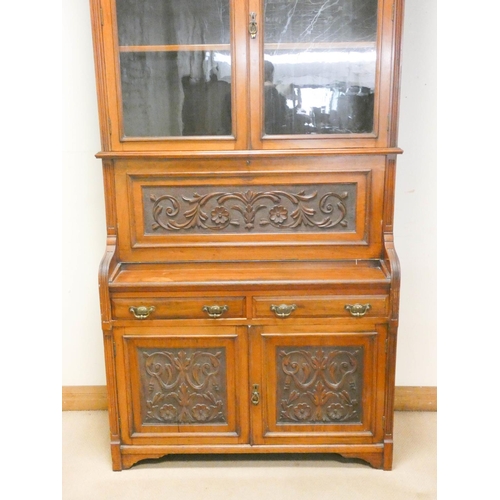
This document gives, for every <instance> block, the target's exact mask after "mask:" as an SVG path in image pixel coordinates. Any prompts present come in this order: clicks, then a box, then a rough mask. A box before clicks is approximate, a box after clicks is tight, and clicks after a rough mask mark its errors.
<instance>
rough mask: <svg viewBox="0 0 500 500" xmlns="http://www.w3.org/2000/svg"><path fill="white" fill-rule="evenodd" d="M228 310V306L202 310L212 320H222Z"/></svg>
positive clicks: (209, 307)
mask: <svg viewBox="0 0 500 500" xmlns="http://www.w3.org/2000/svg"><path fill="white" fill-rule="evenodd" d="M228 309H229V307H228V306H203V308H202V310H203V311H204V312H206V313H207V314H208V315H209V316H210V317H211V318H220V317H221V316H222V315H223V314H224V313H225V312H226V311H227V310H228Z"/></svg>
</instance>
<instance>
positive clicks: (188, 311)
mask: <svg viewBox="0 0 500 500" xmlns="http://www.w3.org/2000/svg"><path fill="white" fill-rule="evenodd" d="M111 304H112V310H113V317H114V318H115V319H137V320H146V319H149V320H155V319H219V318H222V319H223V318H226V319H227V318H232V319H234V318H244V317H245V316H246V314H245V298H244V297H206V298H189V297H188V298H184V297H167V298H132V297H127V298H113V299H112V300H111Z"/></svg>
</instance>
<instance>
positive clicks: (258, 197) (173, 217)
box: [143, 183, 357, 234]
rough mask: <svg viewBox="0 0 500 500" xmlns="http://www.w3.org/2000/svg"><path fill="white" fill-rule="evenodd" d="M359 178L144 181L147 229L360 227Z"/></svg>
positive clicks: (226, 230)
mask: <svg viewBox="0 0 500 500" xmlns="http://www.w3.org/2000/svg"><path fill="white" fill-rule="evenodd" d="M356 195H357V185H356V183H341V184H340V183H336V184H327V185H321V186H319V187H312V186H307V185H304V186H295V187H294V188H292V189H290V187H287V186H251V188H250V187H241V186H240V187H235V186H225V187H224V190H221V189H220V188H218V189H217V188H215V189H214V188H213V187H211V186H209V187H207V186H191V187H189V188H187V187H178V186H172V187H165V186H147V187H143V209H144V221H145V233H146V234H165V233H176V232H183V231H189V232H190V233H194V234H200V233H204V232H207V231H208V232H211V233H215V232H217V233H242V232H243V233H244V232H256V233H269V232H297V231H298V232H318V231H322V232H325V231H333V232H345V231H353V230H355V223H356V213H355V212H356Z"/></svg>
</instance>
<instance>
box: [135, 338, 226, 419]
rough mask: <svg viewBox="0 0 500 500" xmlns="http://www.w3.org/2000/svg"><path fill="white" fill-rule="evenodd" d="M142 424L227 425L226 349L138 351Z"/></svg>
mask: <svg viewBox="0 0 500 500" xmlns="http://www.w3.org/2000/svg"><path fill="white" fill-rule="evenodd" d="M141 356H142V359H140V363H141V365H142V366H141V378H142V386H143V393H144V399H143V401H141V404H142V408H143V421H144V422H145V423H154V422H156V423H158V422H160V423H162V424H203V423H225V422H226V421H227V418H226V398H227V395H226V380H225V349H222V348H221V349H205V350H203V351H196V350H194V349H170V350H168V351H151V350H141V351H139V357H140V358H141Z"/></svg>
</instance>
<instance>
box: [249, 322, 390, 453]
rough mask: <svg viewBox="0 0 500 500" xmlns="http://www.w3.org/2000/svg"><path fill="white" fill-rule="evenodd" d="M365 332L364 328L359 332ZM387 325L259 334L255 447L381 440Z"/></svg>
mask: <svg viewBox="0 0 500 500" xmlns="http://www.w3.org/2000/svg"><path fill="white" fill-rule="evenodd" d="M358 328H359V327H358ZM385 337H386V333H385V327H383V326H371V327H366V328H363V329H362V331H360V330H355V329H354V328H353V327H352V326H346V327H336V328H333V327H331V326H325V327H324V328H323V327H314V328H313V329H311V328H307V327H306V328H304V327H303V328H300V327H297V326H290V327H287V328H283V327H278V328H276V327H267V326H264V327H262V328H258V329H255V330H254V331H252V337H251V359H252V361H251V364H250V366H251V373H250V386H251V390H252V395H251V399H252V403H253V404H252V409H251V413H252V424H253V426H252V438H253V442H254V443H255V444H287V443H288V444H291V443H292V442H291V441H290V439H293V444H296V445H300V444H317V445H321V444H331V443H334V444H341V443H343V442H349V443H353V442H359V443H360V444H361V443H371V442H374V441H376V440H380V439H381V437H382V431H383V429H382V420H383V407H384V391H383V384H384V381H383V379H384V373H385V368H384V366H385V362H384V357H385V356H384V355H385V349H384V346H385Z"/></svg>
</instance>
